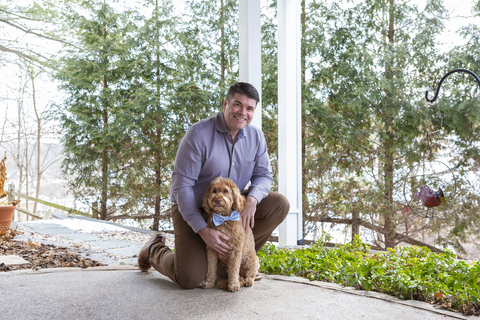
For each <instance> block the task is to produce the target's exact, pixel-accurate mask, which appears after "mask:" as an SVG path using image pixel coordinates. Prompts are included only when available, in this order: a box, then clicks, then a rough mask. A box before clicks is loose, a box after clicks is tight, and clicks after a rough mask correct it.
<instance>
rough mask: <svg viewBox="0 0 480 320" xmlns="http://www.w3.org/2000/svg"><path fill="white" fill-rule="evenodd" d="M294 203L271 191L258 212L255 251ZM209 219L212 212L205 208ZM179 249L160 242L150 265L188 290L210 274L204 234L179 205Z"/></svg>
mask: <svg viewBox="0 0 480 320" xmlns="http://www.w3.org/2000/svg"><path fill="white" fill-rule="evenodd" d="M289 209H290V204H289V203H288V200H287V198H285V197H284V196H283V195H281V194H279V193H276V192H269V194H268V196H267V197H265V199H263V200H262V201H261V202H260V203H259V204H258V206H257V211H256V212H255V226H254V228H253V235H254V237H255V250H256V251H257V252H258V251H259V250H260V249H261V248H262V247H263V246H264V245H265V243H266V242H267V240H268V238H269V237H270V235H271V234H272V232H273V230H275V228H276V227H277V226H278V225H279V224H280V223H282V221H283V220H284V219H285V218H286V216H287V214H288V211H289ZM202 214H203V217H204V218H205V219H206V218H207V216H208V214H207V213H206V212H205V211H203V210H202ZM172 215H173V229H174V233H175V252H173V251H172V250H171V249H170V248H169V247H167V246H165V245H161V244H159V245H156V246H154V247H153V248H152V250H151V253H150V264H151V265H152V267H154V268H155V269H156V270H157V271H158V272H160V273H161V274H163V275H165V276H167V277H169V278H170V279H171V280H172V281H173V282H175V283H176V284H177V285H178V286H180V287H181V288H184V289H192V288H196V287H198V286H199V285H200V284H201V283H202V281H203V280H204V278H205V275H206V274H207V251H206V248H205V242H203V240H202V238H201V237H200V235H198V234H197V233H195V232H194V231H193V230H192V228H191V227H190V226H189V225H188V224H187V223H186V222H185V220H183V217H182V216H181V214H180V212H179V211H178V206H173V207H172Z"/></svg>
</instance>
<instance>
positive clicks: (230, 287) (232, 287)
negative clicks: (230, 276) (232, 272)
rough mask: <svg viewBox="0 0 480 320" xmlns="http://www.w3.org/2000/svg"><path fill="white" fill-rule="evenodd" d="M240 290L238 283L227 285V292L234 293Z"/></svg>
mask: <svg viewBox="0 0 480 320" xmlns="http://www.w3.org/2000/svg"><path fill="white" fill-rule="evenodd" d="M238 290H240V283H239V282H237V283H229V284H228V291H230V292H236V291H238Z"/></svg>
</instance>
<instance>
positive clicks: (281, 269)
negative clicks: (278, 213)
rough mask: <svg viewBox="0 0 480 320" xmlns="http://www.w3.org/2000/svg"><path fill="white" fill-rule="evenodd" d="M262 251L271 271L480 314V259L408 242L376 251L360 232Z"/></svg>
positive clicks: (262, 259)
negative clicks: (340, 239) (345, 238)
mask: <svg viewBox="0 0 480 320" xmlns="http://www.w3.org/2000/svg"><path fill="white" fill-rule="evenodd" d="M258 256H259V258H260V270H261V272H264V273H267V274H280V275H296V276H301V277H304V278H307V279H309V280H319V281H327V282H335V283H337V284H340V285H343V286H351V287H355V288H357V289H361V290H374V291H378V292H382V293H386V294H390V295H393V296H397V297H399V298H401V299H415V300H420V301H426V302H430V303H435V304H438V305H441V306H443V307H444V308H446V309H449V310H453V311H460V312H463V313H464V314H466V315H472V314H475V315H479V314H480V303H479V302H480V296H479V292H480V286H479V285H480V282H479V280H480V279H479V276H480V264H479V263H476V262H474V263H472V264H467V263H466V262H465V261H463V260H456V256H455V254H454V253H453V252H451V251H449V250H445V252H443V253H440V254H437V253H433V252H432V251H430V250H429V249H427V248H425V247H415V246H408V247H400V248H396V249H388V251H386V252H378V253H375V254H372V253H371V252H370V247H369V246H368V245H366V244H365V243H363V242H362V240H361V239H360V238H358V237H356V238H355V239H354V240H353V241H352V242H351V243H348V244H346V245H343V246H338V247H335V248H327V247H325V246H324V243H323V242H322V241H318V242H316V243H314V244H313V245H312V246H311V247H305V248H303V249H295V250H290V249H288V248H276V247H275V246H274V245H272V244H267V245H265V246H264V248H263V249H262V250H261V251H260V252H259V253H258Z"/></svg>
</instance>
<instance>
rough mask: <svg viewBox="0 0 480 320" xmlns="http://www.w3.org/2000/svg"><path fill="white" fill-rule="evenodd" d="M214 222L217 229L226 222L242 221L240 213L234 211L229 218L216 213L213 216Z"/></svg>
mask: <svg viewBox="0 0 480 320" xmlns="http://www.w3.org/2000/svg"><path fill="white" fill-rule="evenodd" d="M212 221H213V223H214V224H215V226H216V227H218V226H219V225H221V224H222V223H224V222H225V221H240V213H238V211H235V210H234V211H232V214H230V215H229V216H222V215H219V214H216V213H214V214H213V216H212Z"/></svg>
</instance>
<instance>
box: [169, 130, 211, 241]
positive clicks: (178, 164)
mask: <svg viewBox="0 0 480 320" xmlns="http://www.w3.org/2000/svg"><path fill="white" fill-rule="evenodd" d="M196 131H197V128H196V127H191V128H190V129H189V130H188V131H187V133H186V134H185V136H184V137H183V139H182V140H181V141H180V144H179V146H178V150H177V155H176V159H175V168H174V170H173V174H172V187H171V200H172V202H173V203H176V204H177V205H178V208H179V211H180V213H181V215H182V217H183V219H184V220H185V221H186V222H187V223H188V225H189V226H190V227H191V228H192V229H193V231H194V232H198V231H199V230H201V229H203V228H204V227H206V226H207V223H206V222H205V219H204V218H203V217H202V214H201V212H200V208H199V207H198V205H197V201H196V199H195V194H194V191H193V187H194V186H195V183H196V181H197V179H198V176H199V174H200V170H201V168H202V152H201V148H202V135H199V134H198V133H197V132H196Z"/></svg>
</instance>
